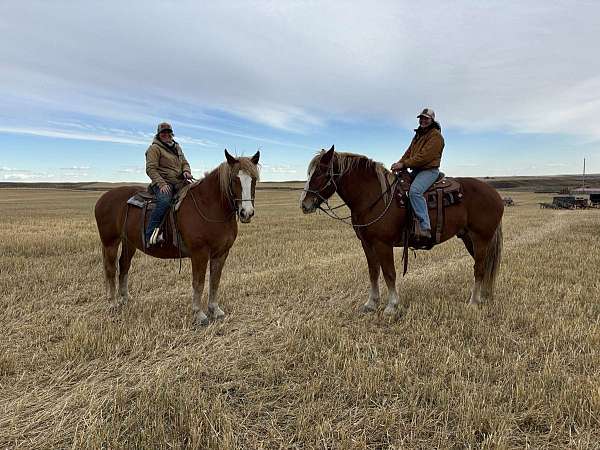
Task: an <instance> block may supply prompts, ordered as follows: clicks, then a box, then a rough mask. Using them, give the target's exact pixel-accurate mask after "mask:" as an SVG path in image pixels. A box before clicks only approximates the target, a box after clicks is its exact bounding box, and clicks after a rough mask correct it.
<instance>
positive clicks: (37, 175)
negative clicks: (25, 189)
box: [0, 167, 55, 181]
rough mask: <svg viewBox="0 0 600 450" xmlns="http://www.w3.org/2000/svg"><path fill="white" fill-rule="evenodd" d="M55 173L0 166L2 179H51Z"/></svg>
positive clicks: (0, 177)
mask: <svg viewBox="0 0 600 450" xmlns="http://www.w3.org/2000/svg"><path fill="white" fill-rule="evenodd" d="M54 178H55V174H53V173H49V172H44V171H35V170H27V169H15V168H12V167H0V180H2V181H53V180H54Z"/></svg>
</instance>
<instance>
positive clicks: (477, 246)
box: [465, 234, 489, 306]
mask: <svg viewBox="0 0 600 450" xmlns="http://www.w3.org/2000/svg"><path fill="white" fill-rule="evenodd" d="M469 241H470V244H471V249H470V251H469V253H471V255H472V256H473V259H474V260H475V264H474V265H473V275H474V278H475V279H474V282H473V289H472V290H471V297H470V298H469V305H470V306H477V305H479V304H480V303H481V285H482V283H483V277H484V274H485V259H486V255H487V250H488V243H489V242H488V241H487V240H484V239H482V238H481V237H479V236H477V235H475V234H471V235H470V236H469ZM465 246H467V250H469V246H468V245H467V242H466V241H465Z"/></svg>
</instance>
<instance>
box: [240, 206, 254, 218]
mask: <svg viewBox="0 0 600 450" xmlns="http://www.w3.org/2000/svg"><path fill="white" fill-rule="evenodd" d="M240 216H241V218H242V219H243V220H250V219H251V218H252V216H254V210H253V209H251V210H248V209H245V208H244V209H242V210H241V211H240Z"/></svg>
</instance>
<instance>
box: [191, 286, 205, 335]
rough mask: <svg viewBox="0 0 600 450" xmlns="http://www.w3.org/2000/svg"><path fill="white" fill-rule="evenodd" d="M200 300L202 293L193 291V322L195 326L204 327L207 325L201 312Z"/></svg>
mask: <svg viewBox="0 0 600 450" xmlns="http://www.w3.org/2000/svg"><path fill="white" fill-rule="evenodd" d="M201 300H202V291H200V292H198V290H197V289H194V293H193V296H192V311H193V312H194V322H195V323H196V325H201V326H205V325H208V317H206V314H204V311H202V308H201V306H200V301H201Z"/></svg>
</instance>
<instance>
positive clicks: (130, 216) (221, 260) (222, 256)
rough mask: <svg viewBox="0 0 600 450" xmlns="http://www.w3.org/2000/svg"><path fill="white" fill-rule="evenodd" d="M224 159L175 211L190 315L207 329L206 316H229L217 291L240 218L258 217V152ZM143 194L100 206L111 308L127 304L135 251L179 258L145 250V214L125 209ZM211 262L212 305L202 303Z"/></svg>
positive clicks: (114, 197) (117, 194) (123, 192)
mask: <svg viewBox="0 0 600 450" xmlns="http://www.w3.org/2000/svg"><path fill="white" fill-rule="evenodd" d="M225 156H226V158H227V161H226V162H223V163H222V164H221V165H219V166H218V167H217V168H216V169H214V170H213V171H212V172H210V173H208V174H206V176H205V177H204V178H203V179H201V180H200V181H197V182H195V183H193V184H192V185H190V186H189V187H188V188H187V189H188V191H187V194H186V195H185V197H184V199H183V201H182V202H181V205H180V206H179V209H178V210H177V212H176V220H177V225H178V229H179V232H180V234H181V239H182V241H183V244H184V246H185V249H186V253H187V254H189V255H190V257H191V259H192V287H193V296H192V310H193V313H194V322H195V324H196V325H207V324H208V316H207V313H208V314H209V315H210V316H212V317H213V318H215V319H220V318H222V317H223V316H224V315H225V313H224V312H223V311H222V310H221V308H220V307H219V304H218V303H217V290H218V289H219V281H220V279H221V272H222V270H223V266H224V264H225V260H226V259H227V255H228V254H229V249H230V248H231V246H232V245H233V243H234V242H235V238H236V236H237V222H236V214H237V215H238V216H239V218H240V221H241V222H243V223H248V222H250V220H251V219H252V216H253V215H254V192H255V188H256V181H257V179H258V166H257V164H258V159H259V157H260V152H256V154H255V155H254V156H253V157H252V158H243V157H240V158H234V157H233V156H231V155H230V154H229V153H228V152H227V150H225ZM184 189H186V188H184ZM140 190H141V189H140V188H139V187H134V186H124V187H118V188H114V189H111V190H110V191H108V192H106V193H104V194H103V195H102V196H101V197H100V198H99V199H98V201H97V202H96V209H95V214H96V223H97V224H98V232H99V233H100V240H101V241H102V256H103V258H104V275H105V279H106V288H107V293H108V300H109V302H110V304H111V306H112V307H117V306H120V305H121V304H123V303H126V302H127V300H128V292H127V273H128V272H129V267H130V265H131V259H132V258H133V255H134V254H135V252H136V250H141V251H143V252H144V253H146V254H148V255H151V256H154V257H157V258H179V257H180V256H181V252H180V251H179V249H178V248H177V247H175V246H174V245H165V246H162V247H150V248H148V249H144V244H143V242H142V232H141V226H142V225H141V222H142V220H144V218H143V217H142V209H141V208H136V207H132V206H131V205H128V204H127V200H128V199H129V198H130V197H131V196H133V195H134V194H135V193H136V192H139V191H140ZM119 244H122V246H121V256H120V258H119V291H118V293H119V296H120V300H119V301H117V299H116V298H115V276H116V269H117V266H116V261H117V253H118V249H119ZM209 260H210V280H209V290H208V302H206V301H205V302H204V303H203V302H202V292H203V290H204V276H205V274H206V267H207V265H208V262H209Z"/></svg>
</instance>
